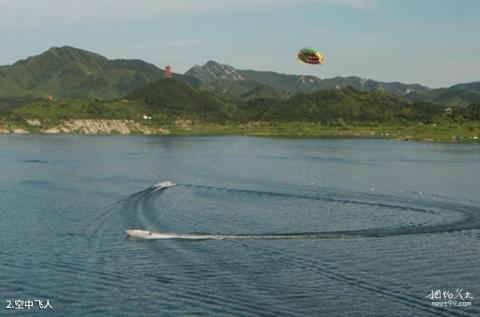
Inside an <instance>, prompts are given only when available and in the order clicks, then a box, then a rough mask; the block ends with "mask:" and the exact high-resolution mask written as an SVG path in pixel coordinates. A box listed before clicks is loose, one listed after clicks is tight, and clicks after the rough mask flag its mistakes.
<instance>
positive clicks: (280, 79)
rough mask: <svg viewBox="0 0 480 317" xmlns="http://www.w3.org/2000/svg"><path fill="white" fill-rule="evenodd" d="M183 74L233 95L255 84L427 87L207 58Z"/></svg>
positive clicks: (300, 89) (295, 90)
mask: <svg viewBox="0 0 480 317" xmlns="http://www.w3.org/2000/svg"><path fill="white" fill-rule="evenodd" d="M185 74H186V75H190V76H193V77H196V78H198V79H199V80H200V81H201V82H202V87H203V88H205V89H208V90H215V91H219V92H226V93H230V94H234V95H242V94H245V93H246V91H248V90H251V89H252V86H255V85H259V84H262V85H268V86H271V87H272V88H274V89H276V90H278V91H279V92H282V93H284V94H288V95H297V94H308V93H312V92H314V91H317V90H327V89H339V88H343V87H353V88H355V89H357V90H362V91H371V90H376V89H379V90H385V91H388V92H391V93H394V94H396V95H399V96H404V95H408V94H410V93H412V92H418V93H425V92H428V91H429V90H430V89H429V88H427V87H425V86H422V85H419V84H403V83H399V82H392V83H385V82H378V81H375V80H372V79H363V78H360V77H355V76H350V77H335V78H329V79H320V78H318V77H315V76H303V75H288V74H280V73H275V72H265V71H255V70H239V69H235V68H233V67H232V66H230V65H224V64H220V63H217V62H215V61H209V62H207V63H206V64H205V65H204V66H198V65H196V66H194V67H193V68H191V69H190V70H188V71H187V72H186V73H185Z"/></svg>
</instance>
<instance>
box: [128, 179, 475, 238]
mask: <svg viewBox="0 0 480 317" xmlns="http://www.w3.org/2000/svg"><path fill="white" fill-rule="evenodd" d="M174 186H177V185H176V184H174V183H172V182H170V181H164V182H160V183H158V184H156V185H155V186H151V187H149V188H148V190H147V191H148V193H149V194H152V193H154V192H158V191H164V190H166V189H168V188H170V187H174ZM178 186H184V187H188V188H193V187H198V188H201V189H208V190H219V191H234V192H239V193H241V194H248V195H263V196H265V195H267V196H279V197H284V196H287V197H295V198H299V199H307V200H315V201H327V202H330V201H335V202H338V203H344V204H355V205H367V206H372V207H378V206H381V207H384V208H389V209H395V210H404V211H413V212H418V213H427V214H436V215H437V216H439V217H438V218H439V219H442V218H443V217H444V216H443V215H442V212H449V213H450V212H452V211H453V212H455V213H457V214H458V217H455V219H450V221H440V222H430V223H428V222H427V223H418V224H411V225H405V224H404V225H400V226H385V227H375V228H367V229H357V230H355V229H352V230H341V231H318V232H290V233H281V232H280V233H275V232H273V233H272V232H265V233H249V234H246V233H234V234H226V233H211V232H183V233H182V232H166V231H165V232H164V231H148V230H142V229H129V230H125V232H126V234H127V236H128V237H129V238H131V239H143V240H171V239H177V240H287V239H289V240H294V239H351V238H382V237H390V236H401V235H410V234H433V233H443V232H455V231H464V230H470V229H476V228H479V227H480V208H479V207H478V206H475V205H465V204H460V203H453V202H445V201H444V202H442V204H438V203H435V202H434V201H430V200H415V201H414V200H411V201H403V203H399V202H398V201H395V200H394V199H393V198H389V197H386V196H382V195H367V194H365V195H367V196H366V197H364V198H367V199H366V200H363V199H358V200H357V199H352V198H351V197H347V196H346V195H341V194H337V195H335V196H334V197H332V195H331V193H330V194H327V195H324V194H323V195H322V194H320V195H317V196H305V195H295V194H288V193H287V194H286V193H275V192H261V191H253V190H242V189H225V188H215V187H209V186H202V185H191V184H184V185H178ZM365 195H364V196H365Z"/></svg>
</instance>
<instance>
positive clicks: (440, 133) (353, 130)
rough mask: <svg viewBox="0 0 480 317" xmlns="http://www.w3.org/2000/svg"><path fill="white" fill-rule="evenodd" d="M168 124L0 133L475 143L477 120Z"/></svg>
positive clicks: (75, 123) (79, 124)
mask: <svg viewBox="0 0 480 317" xmlns="http://www.w3.org/2000/svg"><path fill="white" fill-rule="evenodd" d="M185 122H186V121H185V120H183V121H181V123H180V124H176V123H174V124H171V125H161V126H160V125H158V126H157V125H154V124H144V123H142V122H138V121H134V120H121V119H71V120H65V121H63V122H61V123H56V124H55V123H50V124H48V125H42V123H41V122H40V121H39V120H36V119H31V120H28V121H26V124H21V125H20V124H14V123H10V122H3V124H0V135H2V134H3V135H6V134H17V135H18V134H46V135H47V134H76V135H160V136H167V135H168V136H227V135H237V136H254V137H279V138H299V139H302V138H303V139H307V138H308V139H311V138H318V139H390V140H397V141H420V142H434V143H478V142H480V138H479V135H480V124H478V123H475V124H476V125H475V126H472V125H461V124H457V125H436V124H429V125H425V124H415V125H410V126H400V125H392V126H388V125H365V126H342V127H335V126H327V125H321V124H318V123H304V122H292V123H266V122H250V123H246V124H213V123H205V124H193V123H192V122H188V121H187V124H186V123H185Z"/></svg>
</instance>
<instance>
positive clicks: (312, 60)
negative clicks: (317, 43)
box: [297, 47, 323, 65]
mask: <svg viewBox="0 0 480 317" xmlns="http://www.w3.org/2000/svg"><path fill="white" fill-rule="evenodd" d="M297 59H298V61H299V62H302V63H305V64H312V65H321V64H322V63H323V55H322V53H320V51H319V50H317V49H314V48H311V47H306V48H302V49H301V50H300V51H298V53H297Z"/></svg>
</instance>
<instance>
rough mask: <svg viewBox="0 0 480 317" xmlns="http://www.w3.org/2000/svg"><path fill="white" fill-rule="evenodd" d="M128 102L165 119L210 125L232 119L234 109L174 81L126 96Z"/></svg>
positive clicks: (209, 94) (211, 96)
mask: <svg viewBox="0 0 480 317" xmlns="http://www.w3.org/2000/svg"><path fill="white" fill-rule="evenodd" d="M126 98H127V99H128V100H130V101H133V102H136V103H137V104H141V105H146V106H148V110H149V112H150V113H153V114H155V113H161V114H162V115H163V116H164V117H165V118H170V119H172V118H173V119H175V118H184V119H185V118H187V119H194V120H195V119H196V120H204V121H211V122H218V121H225V120H228V119H231V118H234V117H235V113H236V111H237V109H236V105H234V104H233V103H229V102H226V101H225V100H221V99H219V98H216V97H215V96H214V95H212V94H211V93H209V92H206V91H200V90H198V89H196V88H194V87H191V86H188V85H187V84H185V83H182V82H180V81H178V80H175V79H161V80H158V81H155V82H153V83H150V84H148V85H146V86H145V87H143V88H140V89H138V90H136V91H134V92H133V93H131V94H129V95H127V96H126Z"/></svg>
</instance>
